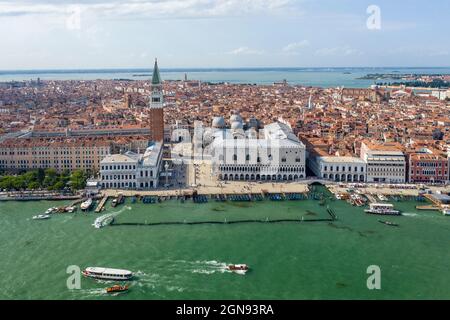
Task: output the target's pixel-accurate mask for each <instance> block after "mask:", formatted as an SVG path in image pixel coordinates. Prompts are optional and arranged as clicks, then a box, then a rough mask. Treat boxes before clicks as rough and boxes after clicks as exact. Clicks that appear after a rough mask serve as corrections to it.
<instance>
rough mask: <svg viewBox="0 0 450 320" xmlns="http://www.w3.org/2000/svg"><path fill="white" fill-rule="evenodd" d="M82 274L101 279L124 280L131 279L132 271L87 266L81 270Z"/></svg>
mask: <svg viewBox="0 0 450 320" xmlns="http://www.w3.org/2000/svg"><path fill="white" fill-rule="evenodd" d="M83 276H85V277H89V278H94V279H101V280H115V281H125V280H131V278H133V273H132V272H131V271H129V270H122V269H111V268H103V267H88V268H86V269H85V270H84V271H83Z"/></svg>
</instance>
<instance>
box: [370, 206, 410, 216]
mask: <svg viewBox="0 0 450 320" xmlns="http://www.w3.org/2000/svg"><path fill="white" fill-rule="evenodd" d="M364 211H365V212H366V213H370V214H379V215H388V216H401V215H402V214H401V213H400V211H399V210H395V209H394V205H393V204H390V203H371V204H370V205H369V209H365V210H364Z"/></svg>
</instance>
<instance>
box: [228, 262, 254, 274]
mask: <svg viewBox="0 0 450 320" xmlns="http://www.w3.org/2000/svg"><path fill="white" fill-rule="evenodd" d="M248 269H249V268H248V266H247V265H246V264H229V265H228V266H227V270H228V271H230V272H234V273H237V274H242V275H244V274H245V273H246V272H247V271H248Z"/></svg>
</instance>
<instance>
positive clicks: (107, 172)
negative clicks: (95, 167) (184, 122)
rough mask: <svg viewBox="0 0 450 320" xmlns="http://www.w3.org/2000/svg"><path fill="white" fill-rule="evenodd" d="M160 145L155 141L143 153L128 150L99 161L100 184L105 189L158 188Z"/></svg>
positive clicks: (160, 159)
mask: <svg viewBox="0 0 450 320" xmlns="http://www.w3.org/2000/svg"><path fill="white" fill-rule="evenodd" d="M161 163H162V145H161V143H160V142H156V143H155V144H153V145H151V146H150V147H148V148H147V149H146V150H145V153H144V154H139V153H135V152H132V151H128V152H126V153H124V154H112V155H109V156H107V157H105V158H104V159H103V160H102V161H101V162H100V178H101V186H102V188H106V189H134V190H148V189H155V188H158V185H159V183H158V182H159V176H160V173H161Z"/></svg>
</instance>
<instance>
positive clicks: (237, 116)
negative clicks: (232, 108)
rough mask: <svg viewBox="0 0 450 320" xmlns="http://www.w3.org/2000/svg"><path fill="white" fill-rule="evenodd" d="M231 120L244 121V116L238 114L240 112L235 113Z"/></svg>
mask: <svg viewBox="0 0 450 320" xmlns="http://www.w3.org/2000/svg"><path fill="white" fill-rule="evenodd" d="M230 122H231V123H233V122H242V118H241V116H240V115H238V114H233V115H232V116H231V117H230Z"/></svg>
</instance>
